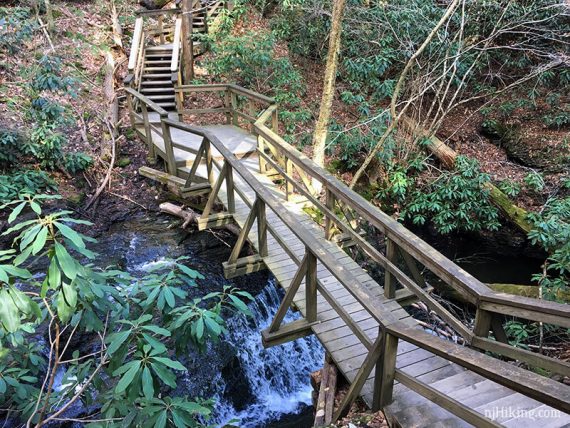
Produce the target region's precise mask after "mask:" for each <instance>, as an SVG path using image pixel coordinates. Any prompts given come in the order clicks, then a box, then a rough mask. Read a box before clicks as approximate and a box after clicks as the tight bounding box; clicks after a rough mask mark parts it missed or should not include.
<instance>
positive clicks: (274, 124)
mask: <svg viewBox="0 0 570 428" xmlns="http://www.w3.org/2000/svg"><path fill="white" fill-rule="evenodd" d="M271 127H272V128H273V132H275V133H276V134H279V116H278V115H277V108H275V110H273V113H272V114H271Z"/></svg>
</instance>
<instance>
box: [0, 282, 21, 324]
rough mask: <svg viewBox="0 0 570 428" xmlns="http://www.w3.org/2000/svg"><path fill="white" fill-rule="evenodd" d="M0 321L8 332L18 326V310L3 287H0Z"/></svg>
mask: <svg viewBox="0 0 570 428" xmlns="http://www.w3.org/2000/svg"><path fill="white" fill-rule="evenodd" d="M0 322H1V323H2V326H3V327H4V328H5V329H6V330H7V331H8V332H10V333H14V332H15V331H17V330H18V329H19V328H20V312H19V311H18V308H17V306H16V304H15V303H14V301H13V300H12V298H11V297H10V295H9V294H8V290H6V289H5V288H3V289H0Z"/></svg>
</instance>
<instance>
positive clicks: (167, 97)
mask: <svg viewBox="0 0 570 428" xmlns="http://www.w3.org/2000/svg"><path fill="white" fill-rule="evenodd" d="M147 98H148V99H150V100H153V101H155V100H168V101H174V100H175V98H174V94H170V95H149V96H147Z"/></svg>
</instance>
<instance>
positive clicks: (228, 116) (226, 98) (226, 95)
mask: <svg viewBox="0 0 570 428" xmlns="http://www.w3.org/2000/svg"><path fill="white" fill-rule="evenodd" d="M224 107H225V108H226V109H227V111H226V124H228V125H231V124H232V111H231V109H232V106H231V99H230V89H229V88H226V90H225V91H224Z"/></svg>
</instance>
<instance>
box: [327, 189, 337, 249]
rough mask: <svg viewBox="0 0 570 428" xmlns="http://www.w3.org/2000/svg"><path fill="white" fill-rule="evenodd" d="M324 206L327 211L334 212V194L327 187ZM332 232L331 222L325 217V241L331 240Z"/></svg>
mask: <svg viewBox="0 0 570 428" xmlns="http://www.w3.org/2000/svg"><path fill="white" fill-rule="evenodd" d="M325 197H326V201H325V203H326V206H327V208H328V209H329V210H331V211H333V212H334V201H335V198H334V193H333V192H331V191H330V189H329V188H328V187H327V188H326V189H325ZM332 232H333V222H332V220H331V219H330V217H329V216H327V215H325V239H331V238H332Z"/></svg>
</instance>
